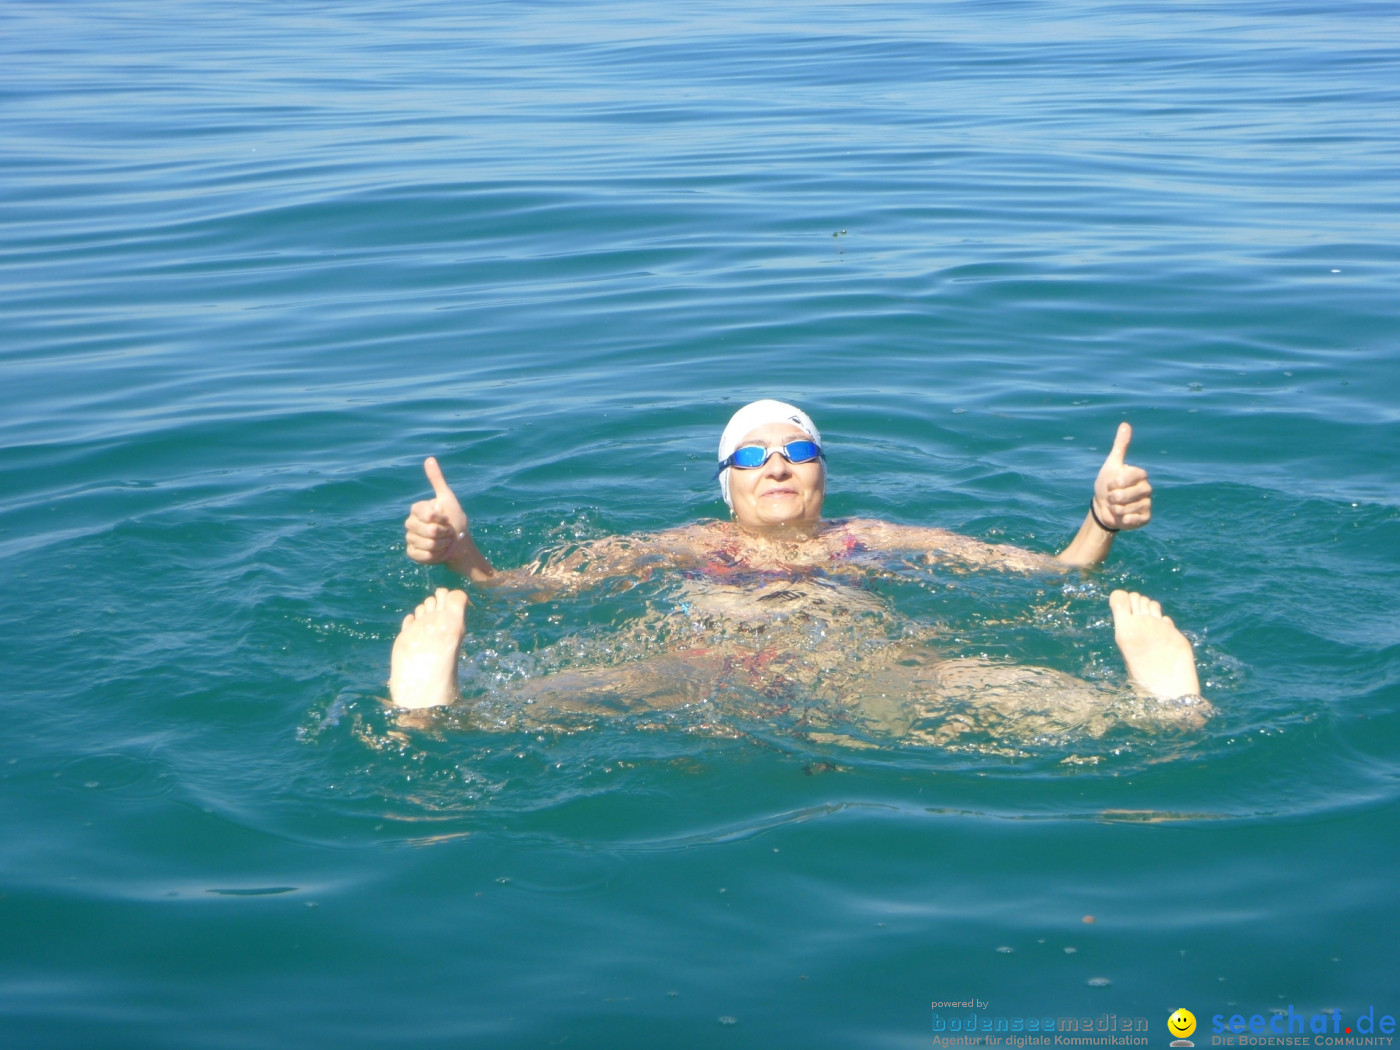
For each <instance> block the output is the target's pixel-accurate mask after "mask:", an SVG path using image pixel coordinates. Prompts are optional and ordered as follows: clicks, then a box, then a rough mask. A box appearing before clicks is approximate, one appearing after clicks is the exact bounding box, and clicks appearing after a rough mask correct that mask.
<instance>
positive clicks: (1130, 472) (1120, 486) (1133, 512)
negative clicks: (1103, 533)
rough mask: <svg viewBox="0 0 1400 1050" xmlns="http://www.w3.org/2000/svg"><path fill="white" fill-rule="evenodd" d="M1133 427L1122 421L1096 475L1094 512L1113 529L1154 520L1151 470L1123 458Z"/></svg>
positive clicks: (1140, 524) (1141, 525)
mask: <svg viewBox="0 0 1400 1050" xmlns="http://www.w3.org/2000/svg"><path fill="white" fill-rule="evenodd" d="M1132 440H1133V428H1132V427H1130V426H1129V425H1128V424H1127V423H1119V424H1118V435H1117V437H1116V438H1114V441H1113V449H1112V451H1110V452H1109V454H1108V458H1107V459H1106V460H1104V461H1103V466H1102V467H1100V468H1099V476H1098V477H1097V478H1095V479H1094V514H1095V515H1096V516H1097V517H1098V519H1099V522H1100V523H1101V524H1103V525H1105V526H1106V527H1108V528H1110V529H1124V530H1126V529H1140V528H1142V527H1143V526H1144V525H1146V524H1147V523H1148V522H1149V521H1151V520H1152V486H1151V485H1149V484H1148V483H1147V471H1145V470H1143V469H1142V468H1141V467H1132V466H1129V465H1128V464H1127V463H1125V462H1124V461H1123V458H1124V457H1125V456H1126V455H1127V454H1128V444H1129V442H1131V441H1132Z"/></svg>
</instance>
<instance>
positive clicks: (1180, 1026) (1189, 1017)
mask: <svg viewBox="0 0 1400 1050" xmlns="http://www.w3.org/2000/svg"><path fill="white" fill-rule="evenodd" d="M1195 1030H1196V1015H1195V1014H1193V1013H1192V1012H1191V1011H1190V1010H1188V1009H1186V1008H1185V1007H1184V1006H1183V1007H1181V1008H1180V1009H1178V1010H1177V1011H1176V1013H1174V1014H1172V1015H1171V1016H1170V1017H1168V1018H1167V1031H1169V1032H1171V1034H1172V1035H1173V1036H1175V1037H1176V1038H1177V1039H1185V1038H1186V1037H1187V1036H1189V1035H1190V1034H1191V1033H1192V1032H1194V1031H1195Z"/></svg>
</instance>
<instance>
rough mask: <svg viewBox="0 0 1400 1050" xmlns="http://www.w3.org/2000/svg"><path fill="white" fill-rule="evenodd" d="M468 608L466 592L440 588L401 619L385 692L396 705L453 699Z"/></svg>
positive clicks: (439, 703) (427, 704)
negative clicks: (387, 691)
mask: <svg viewBox="0 0 1400 1050" xmlns="http://www.w3.org/2000/svg"><path fill="white" fill-rule="evenodd" d="M466 611H467V593H466V591H449V590H448V589H447V588H446V587H439V588H438V589H437V592H436V593H435V594H430V595H429V596H428V598H427V600H425V601H424V602H423V604H422V605H420V606H418V608H416V609H414V610H413V612H411V613H409V614H408V615H407V616H405V617H404V618H403V627H402V629H401V630H400V631H399V636H398V637H397V638H395V639H394V654H393V656H392V657H391V658H390V670H389V695H390V696H391V697H392V698H393V700H394V703H395V704H397V705H398V706H399V707H445V706H446V705H448V704H450V703H452V702H453V701H455V700H456V699H457V649H458V647H459V646H460V645H461V644H462V635H463V634H465V633H466V629H467V628H466V621H465V616H466Z"/></svg>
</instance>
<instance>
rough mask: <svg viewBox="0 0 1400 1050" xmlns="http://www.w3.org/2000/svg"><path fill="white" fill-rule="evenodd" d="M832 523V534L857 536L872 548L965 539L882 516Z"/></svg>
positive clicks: (912, 545) (941, 542)
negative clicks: (902, 523) (900, 522)
mask: <svg viewBox="0 0 1400 1050" xmlns="http://www.w3.org/2000/svg"><path fill="white" fill-rule="evenodd" d="M832 524H833V526H835V528H834V529H833V535H839V536H850V537H854V538H855V539H857V540H858V541H860V542H862V543H864V544H866V545H867V546H869V547H872V548H876V549H881V550H897V549H900V548H906V547H917V548H926V547H928V546H929V545H931V544H944V543H957V542H960V541H962V540H963V537H962V536H959V535H958V534H957V533H956V532H949V531H948V530H947V529H932V528H928V527H926V526H923V525H901V524H899V523H898V522H895V521H885V520H883V519H881V518H848V519H846V520H844V521H841V522H833V523H832Z"/></svg>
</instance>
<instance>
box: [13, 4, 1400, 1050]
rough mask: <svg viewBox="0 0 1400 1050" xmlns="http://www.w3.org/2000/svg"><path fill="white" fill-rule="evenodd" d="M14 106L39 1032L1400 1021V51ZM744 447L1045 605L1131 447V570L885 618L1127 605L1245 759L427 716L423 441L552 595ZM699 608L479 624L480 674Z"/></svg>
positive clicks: (482, 57)
mask: <svg viewBox="0 0 1400 1050" xmlns="http://www.w3.org/2000/svg"><path fill="white" fill-rule="evenodd" d="M0 105H3V113H4V118H3V121H0V377H3V382H2V383H0V406H3V412H0V598H2V599H3V600H0V623H3V630H0V670H3V680H4V689H3V690H0V704H3V708H4V718H3V722H0V725H3V729H0V734H3V744H4V747H3V759H0V778H2V779H0V797H2V798H3V799H4V808H3V812H4V814H5V817H4V829H5V849H4V851H3V853H0V933H2V934H3V935H0V1042H3V1044H4V1045H5V1046H15V1047H49V1046H53V1047H59V1046H63V1047H68V1046H84V1047H128V1046H130V1047H143V1048H149V1047H189V1046H201V1047H204V1046H208V1047H222V1046H227V1047H245V1046H246V1047H254V1046H256V1047H288V1048H292V1047H295V1048H302V1047H308V1046H336V1047H342V1048H343V1047H383V1046H400V1045H402V1046H425V1047H426V1046H434V1047H437V1046H441V1047H448V1046H452V1047H456V1046H490V1047H538V1046H568V1047H618V1046H627V1047H631V1046H637V1047H643V1046H647V1047H649V1046H675V1047H685V1046H697V1047H698V1046H707V1047H708V1046H745V1047H775V1046H794V1047H796V1046H804V1047H808V1046H810V1047H851V1046H859V1047H929V1046H931V1045H932V1043H931V1040H933V1039H934V1033H933V1032H931V1030H930V1010H931V1003H933V1002H942V1001H966V1000H977V1001H980V1002H982V1003H985V1004H986V1005H985V1006H983V1007H982V1008H981V1011H982V1016H984V1017H988V1018H992V1017H1006V1018H1033V1017H1034V1018H1039V1017H1052V1018H1062V1017H1074V1018H1084V1017H1088V1018H1093V1019H1096V1020H1097V1019H1099V1018H1104V1017H1108V1016H1113V1015H1116V1016H1117V1017H1118V1018H1120V1019H1123V1018H1125V1019H1136V1018H1143V1019H1146V1024H1147V1026H1148V1030H1147V1032H1146V1033H1138V1034H1136V1035H1135V1036H1134V1038H1139V1037H1142V1036H1144V1035H1145V1037H1146V1041H1145V1042H1141V1043H1137V1044H1135V1045H1143V1046H1149V1045H1150V1046H1154V1047H1162V1048H1164V1047H1165V1046H1166V1044H1167V1041H1168V1039H1169V1038H1170V1037H1169V1036H1168V1034H1167V1030H1166V1018H1167V1015H1168V1014H1169V1013H1171V1011H1173V1010H1174V1009H1176V1008H1178V1007H1185V1008H1187V1009H1189V1010H1191V1011H1193V1012H1194V1013H1195V1015H1196V1017H1197V1019H1198V1021H1199V1023H1200V1028H1199V1029H1198V1031H1197V1033H1196V1035H1195V1041H1196V1045H1197V1046H1198V1047H1199V1046H1207V1045H1211V1044H1210V1042H1209V1040H1210V1037H1211V1018H1212V1017H1213V1016H1214V1015H1217V1014H1219V1015H1222V1016H1224V1017H1225V1018H1226V1019H1227V1020H1228V1018H1229V1017H1230V1016H1231V1015H1234V1014H1240V1015H1242V1016H1243V1017H1244V1018H1246V1019H1248V1018H1249V1017H1250V1016H1251V1015H1254V1014H1259V1015H1260V1016H1261V1017H1264V1018H1266V1019H1267V1018H1272V1017H1273V1016H1274V1015H1275V1014H1274V1012H1275V1011H1285V1013H1286V1011H1287V1009H1288V1007H1289V1006H1292V1007H1293V1008H1294V1009H1295V1011H1296V1012H1299V1013H1305V1014H1307V1015H1309V1016H1312V1015H1314V1014H1318V1013H1321V1012H1322V1011H1326V1010H1336V1011H1340V1017H1341V1018H1342V1022H1343V1024H1351V1023H1353V1022H1354V1019H1355V1018H1356V1017H1357V1016H1358V1015H1359V1014H1364V1013H1365V1012H1366V1010H1367V1009H1368V1008H1369V1007H1372V1006H1373V1007H1374V1008H1375V1014H1376V1016H1377V1017H1381V1016H1383V1015H1392V1016H1393V1015H1400V956H1397V951H1396V944H1397V939H1398V938H1400V918H1397V916H1400V894H1398V893H1397V889H1396V879H1395V872H1396V870H1397V866H1400V830H1398V826H1397V816H1400V608H1397V593H1400V466H1398V465H1397V463H1400V457H1397V452H1400V407H1397V406H1400V292H1398V291H1397V289H1400V145H1397V144H1398V143H1400V9H1397V8H1396V7H1395V6H1394V5H1393V4H1389V3H1380V2H1376V3H1371V2H1353V0H1344V2H1340V3H1321V2H1319V0H1273V2H1264V0H1241V2H1232V3H1211V2H1203V3H1159V2H1139V0H1123V2H1111V0H1072V2H1065V3H1050V2H1048V0H1044V2H1042V0H984V2H971V0H967V2H919V3H915V2H890V3H883V2H881V3H862V4H854V3H823V2H820V0H816V2H807V3H803V4H780V3H764V4H757V5H755V4H728V3H709V4H699V3H686V2H682V3H674V4H643V3H638V2H635V0H615V2H609V0H597V2H592V0H582V2H578V3H572V4H557V3H531V2H523V3H510V4H506V3H465V4H448V3H443V2H440V0H425V2H419V3H401V4H394V5H390V4H379V3H350V4H335V5H332V4H314V3H306V4H270V3H253V4H229V3H220V2H217V0H190V2H187V3H182V4H178V5H156V4H139V3H138V4H117V3H112V2H97V0H75V2H73V3H65V4H61V5H58V4H48V3H39V2H30V0H10V2H9V3H7V4H6V5H5V7H4V9H3V11H0ZM765 396H773V397H781V398H784V399H787V400H792V401H795V402H797V403H799V404H801V405H802V406H803V407H804V408H806V409H807V410H808V411H809V412H811V414H812V415H813V417H814V418H815V419H816V421H817V423H818V425H819V426H820V427H821V428H822V431H823V435H824V437H825V439H826V444H827V453H828V457H829V465H830V477H831V494H830V497H829V499H828V504H827V509H828V512H829V513H831V514H833V515H836V516H841V515H861V516H870V517H884V518H888V519H892V520H895V521H899V522H905V523H909V524H928V525H934V526H939V527H944V528H950V529H955V530H958V531H961V532H964V533H966V534H968V535H971V536H974V537H977V538H980V539H985V540H992V541H997V542H1010V543H1016V544H1020V545H1022V546H1026V547H1029V548H1032V549H1035V550H1040V551H1054V550H1057V549H1059V547H1061V546H1063V545H1064V543H1066V542H1067V541H1068V539H1069V538H1070V536H1071V535H1072V534H1073V531H1074V529H1075V528H1076V527H1077V525H1078V522H1079V521H1080V520H1081V519H1082V516H1083V513H1084V509H1085V507H1086V504H1087V502H1088V498H1089V495H1090V492H1091V485H1092V479H1093V477H1094V474H1095V472H1096V471H1097V469H1098V466H1099V464H1100V463H1101V462H1102V460H1103V457H1104V455H1105V454H1106V453H1107V451H1108V448H1109V445H1110V444H1111V442H1112V437H1113V433H1114V427H1115V426H1116V425H1117V423H1118V422H1119V421H1120V420H1121V419H1128V420H1130V421H1131V422H1132V423H1133V424H1134V427H1135V430H1136V436H1135V440H1134V443H1133V446H1132V452H1131V456H1130V459H1131V460H1132V461H1135V462H1138V463H1140V464H1141V465H1143V466H1145V467H1147V468H1148V469H1149V470H1150V471H1151V473H1152V478H1153V482H1154V485H1155V487H1156V500H1155V518H1154V521H1153V522H1152V524H1151V525H1150V527H1149V528H1147V529H1146V530H1145V531H1143V532H1140V533H1136V534H1132V535H1127V536H1124V537H1122V538H1120V540H1119V542H1118V544H1117V550H1116V551H1115V553H1114V555H1113V557H1112V559H1111V560H1110V561H1109V562H1108V564H1107V565H1106V566H1105V567H1103V568H1102V569H1100V570H1098V571H1095V572H1092V573H1086V574H1075V575H1072V576H1070V577H1067V578H1063V579H1059V578H1053V579H1048V578H1040V577H1023V576H1006V575H1000V574H995V573H976V574H970V575H969V574H961V575H956V576H954V575H949V574H942V573H939V572H933V571H927V572H920V573H912V574H910V575H908V576H907V577H902V578H898V579H892V580H887V581H884V582H882V583H880V584H879V585H878V588H877V589H878V590H879V593H880V595H881V598H882V599H883V600H885V601H887V602H888V603H889V604H890V606H891V608H893V609H895V610H897V611H898V613H899V615H900V616H902V617H904V618H905V619H907V621H908V622H909V623H911V624H916V625H920V626H922V627H929V628H936V629H937V630H938V631H940V632H942V633H943V634H944V635H945V636H947V637H952V638H956V639H957V640H958V644H959V645H960V646H962V647H963V650H964V651H967V652H975V653H986V654H988V655H990V656H995V657H998V658H1010V659H1014V660H1017V661H1021V662H1028V663H1038V664H1044V665H1048V666H1051V667H1053V668H1056V669H1058V670H1062V671H1066V672H1069V673H1072V674H1076V675H1084V676H1088V677H1091V678H1096V679H1099V680H1103V681H1107V682H1121V681H1122V677H1123V672H1122V668H1121V665H1120V664H1119V663H1118V660H1117V655H1116V651H1115V649H1114V646H1113V639H1112V629H1111V626H1110V624H1109V621H1108V616H1107V608H1106V596H1107V594H1108V592H1109V591H1110V590H1112V589H1113V588H1115V587H1120V586H1123V587H1128V588H1131V589H1136V590H1141V591H1144V592H1146V593H1148V594H1151V595H1153V596H1154V597H1156V598H1159V599H1160V600H1161V601H1162V602H1163V604H1164V606H1165V607H1166V608H1167V611H1168V612H1169V613H1170V614H1171V615H1172V616H1173V617H1174V618H1175V619H1176V621H1177V622H1178V623H1179V624H1181V625H1182V626H1183V627H1184V628H1185V629H1186V630H1187V631H1188V633H1189V634H1190V636H1191V638H1192V640H1193V642H1194V643H1195V645H1196V650H1197V653H1198V657H1199V659H1200V663H1201V668H1202V678H1203V681H1204V682H1205V691H1206V692H1207V694H1208V695H1209V696H1210V698H1211V699H1212V700H1213V702H1214V703H1215V705H1216V707H1217V709H1218V715H1217V717H1216V718H1215V719H1214V720H1212V721H1211V722H1210V723H1209V724H1208V725H1207V726H1206V727H1205V728H1204V729H1202V730H1199V731H1196V732H1177V733H1151V732H1144V731H1138V730H1128V729H1121V730H1117V731H1114V732H1112V733H1110V734H1108V735H1107V736H1103V737H1097V738H1094V737H1089V736H1086V735H1083V734H1078V735H1076V734H1074V733H1068V734H1064V735H1061V736H1050V737H1046V738H1043V739H1039V740H1036V741H1033V742H1030V743H1023V744H1022V745H1021V746H1018V747H1016V748H1002V747H997V746H993V745H994V744H995V741H986V742H985V743H986V745H987V746H984V747H969V748H963V749H938V748H928V747H918V746H914V745H912V744H909V743H907V742H904V741H901V740H898V739H885V740H879V739H876V740H874V741H864V742H865V743H873V744H874V745H875V746H866V747H857V746H853V745H846V744H842V743H839V742H836V743H833V742H830V741H821V740H814V739H812V738H811V737H809V736H807V735H805V734H803V733H802V732H800V731H798V730H796V729H795V728H794V727H793V726H791V725H788V724H784V723H783V722H781V720H767V719H764V718H757V717H756V718H751V719H749V720H748V721H741V723H740V724H739V725H738V726H737V731H736V732H734V733H731V734H716V733H707V732H703V731H696V726H695V725H694V724H693V722H687V721H686V720H685V719H683V718H680V719H677V720H676V723H675V724H674V725H672V726H670V727H669V728H668V727H665V726H662V727H659V728H658V727H656V726H643V725H641V724H639V723H638V721H637V720H636V719H633V718H629V717H626V716H622V717H618V718H616V719H602V720H599V721H597V722H596V723H595V724H592V725H591V726H590V727H588V728H586V729H582V730H580V731H575V732H562V731H557V730H549V731H534V730H532V729H528V728H527V729H520V728H514V729H511V730H509V731H506V732H488V731H485V730H483V729H482V728H480V727H479V726H477V725H475V724H473V722H472V720H471V719H470V718H466V717H461V718H447V719H441V720H438V721H436V722H434V723H431V724H429V725H428V726H426V727H420V726H415V725H412V724H407V723H405V722H404V721H403V720H401V719H399V718H398V717H396V716H395V715H394V714H393V713H391V712H390V711H389V710H388V709H387V708H386V707H385V705H384V703H383V697H384V696H385V695H386V689H385V686H384V682H385V679H386V677H387V666H388V651H389V645H390V643H391V641H392V639H393V637H394V633H395V631H396V629H397V625H398V622H399V620H400V618H401V617H402V616H403V614H404V612H406V611H407V610H408V609H410V608H411V607H412V606H413V605H414V604H415V603H416V602H418V601H420V600H421V598H422V596H423V595H424V594H425V593H426V592H427V591H428V589H429V588H431V587H433V586H439V585H446V584H450V583H452V582H454V578H453V577H452V576H451V574H450V573H448V572H446V571H445V570H441V569H431V570H429V569H424V568H421V567H418V566H416V565H414V564H413V563H411V562H409V561H408V560H407V559H406V558H405V557H404V554H403V551H402V525H401V523H402V520H403V517H404V515H405V514H406V512H407V508H408V505H409V504H410V503H411V502H412V501H413V500H416V499H421V498H425V497H426V496H427V495H428V488H427V485H426V482H425V480H424V478H423V475H422V470H421V461H422V459H423V457H424V456H425V455H428V454H433V455H437V456H438V457H440V459H441V461H442V463H443V467H444V469H445V471H446V472H447V476H448V478H449V479H450V480H451V481H452V482H453V483H454V484H455V485H456V486H457V490H458V492H459V493H460V494H461V496H462V498H463V502H464V504H465V505H466V507H467V510H468V511H469V513H470V514H471V515H472V522H473V530H474V532H475V534H476V536H477V538H478V541H479V542H480V544H481V545H482V547H483V548H484V549H485V550H486V551H487V553H488V554H489V555H490V556H491V557H492V558H493V559H494V560H495V561H496V562H497V563H498V564H501V565H519V564H524V563H526V562H528V561H529V560H530V559H531V558H533V557H535V556H537V555H538V554H539V553H540V552H541V551H543V550H547V549H549V548H552V547H557V546H559V545H561V544H564V543H569V542H573V541H576V540H580V539H587V538H591V537H597V536H603V535H607V534H612V533H627V532H635V531H639V530H648V529H659V528H667V527H673V526H678V525H682V524H685V523H688V522H691V521H694V520H696V519H699V518H704V517H717V516H720V515H721V514H722V512H723V511H724V506H723V504H722V503H721V502H720V501H719V495H718V490H717V487H716V485H715V484H714V482H713V480H712V475H713V456H714V448H715V444H716V441H717V439H718V435H719V432H720V430H721V429H722V427H723V425H724V423H725V421H726V420H727V419H728V417H729V415H730V413H731V412H733V411H734V409H735V408H737V407H738V406H739V405H740V404H742V403H744V402H745V401H747V400H750V399H752V398H756V397H765ZM657 598H658V596H657V594H655V593H651V592H647V591H646V590H645V589H642V590H641V591H639V592H636V593H633V592H628V593H625V594H618V593H614V592H612V591H605V592H603V593H595V594H584V595H580V596H577V597H569V598H561V599H558V600H555V601H550V602H542V603H541V602H537V603H531V602H526V601H521V600H519V599H518V598H512V597H510V596H508V595H500V594H490V593H487V594H483V593H481V592H479V591H478V592H476V593H475V594H474V605H473V607H472V609H471V610H470V611H469V615H468V638H467V648H468V651H469V652H468V656H469V666H470V667H474V668H484V669H486V670H485V671H482V672H481V673H482V674H495V673H499V674H512V675H517V676H519V675H529V674H531V673H532V669H537V668H539V667H541V666H543V664H542V661H547V660H548V659H549V658H550V656H549V654H551V653H557V652H558V651H559V650H558V644H559V643H560V642H561V640H563V641H564V642H565V643H567V644H580V645H586V646H592V647H593V651H595V652H596V651H598V650H599V649H602V648H607V647H608V646H609V645H613V644H616V645H622V644H624V642H625V638H626V632H625V628H626V625H627V624H628V623H631V622H635V620H636V618H637V617H638V616H639V615H640V614H641V613H642V612H643V610H644V609H645V608H646V602H648V601H655V600H657ZM624 656H625V653H624ZM487 685H488V686H489V682H488V683H487ZM483 688H486V687H485V686H484V687H483ZM1088 916H1092V917H1093V920H1094V921H1092V922H1089V921H1087V919H1086V917H1088ZM934 1013H938V1011H934ZM957 1013H958V1011H951V1010H950V1011H947V1012H946V1014H947V1017H949V1018H951V1017H954V1016H955V1015H956V1014H957ZM965 1013H966V1011H963V1014H965ZM948 1034H951V1033H948ZM1309 1038H1315V1037H1314V1036H1311V1035H1310V1036H1309ZM1002 1045H1008V1044H1005V1043H1003V1044H1002ZM1123 1045H1132V1044H1123ZM1340 1045H1345V1044H1340Z"/></svg>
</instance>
